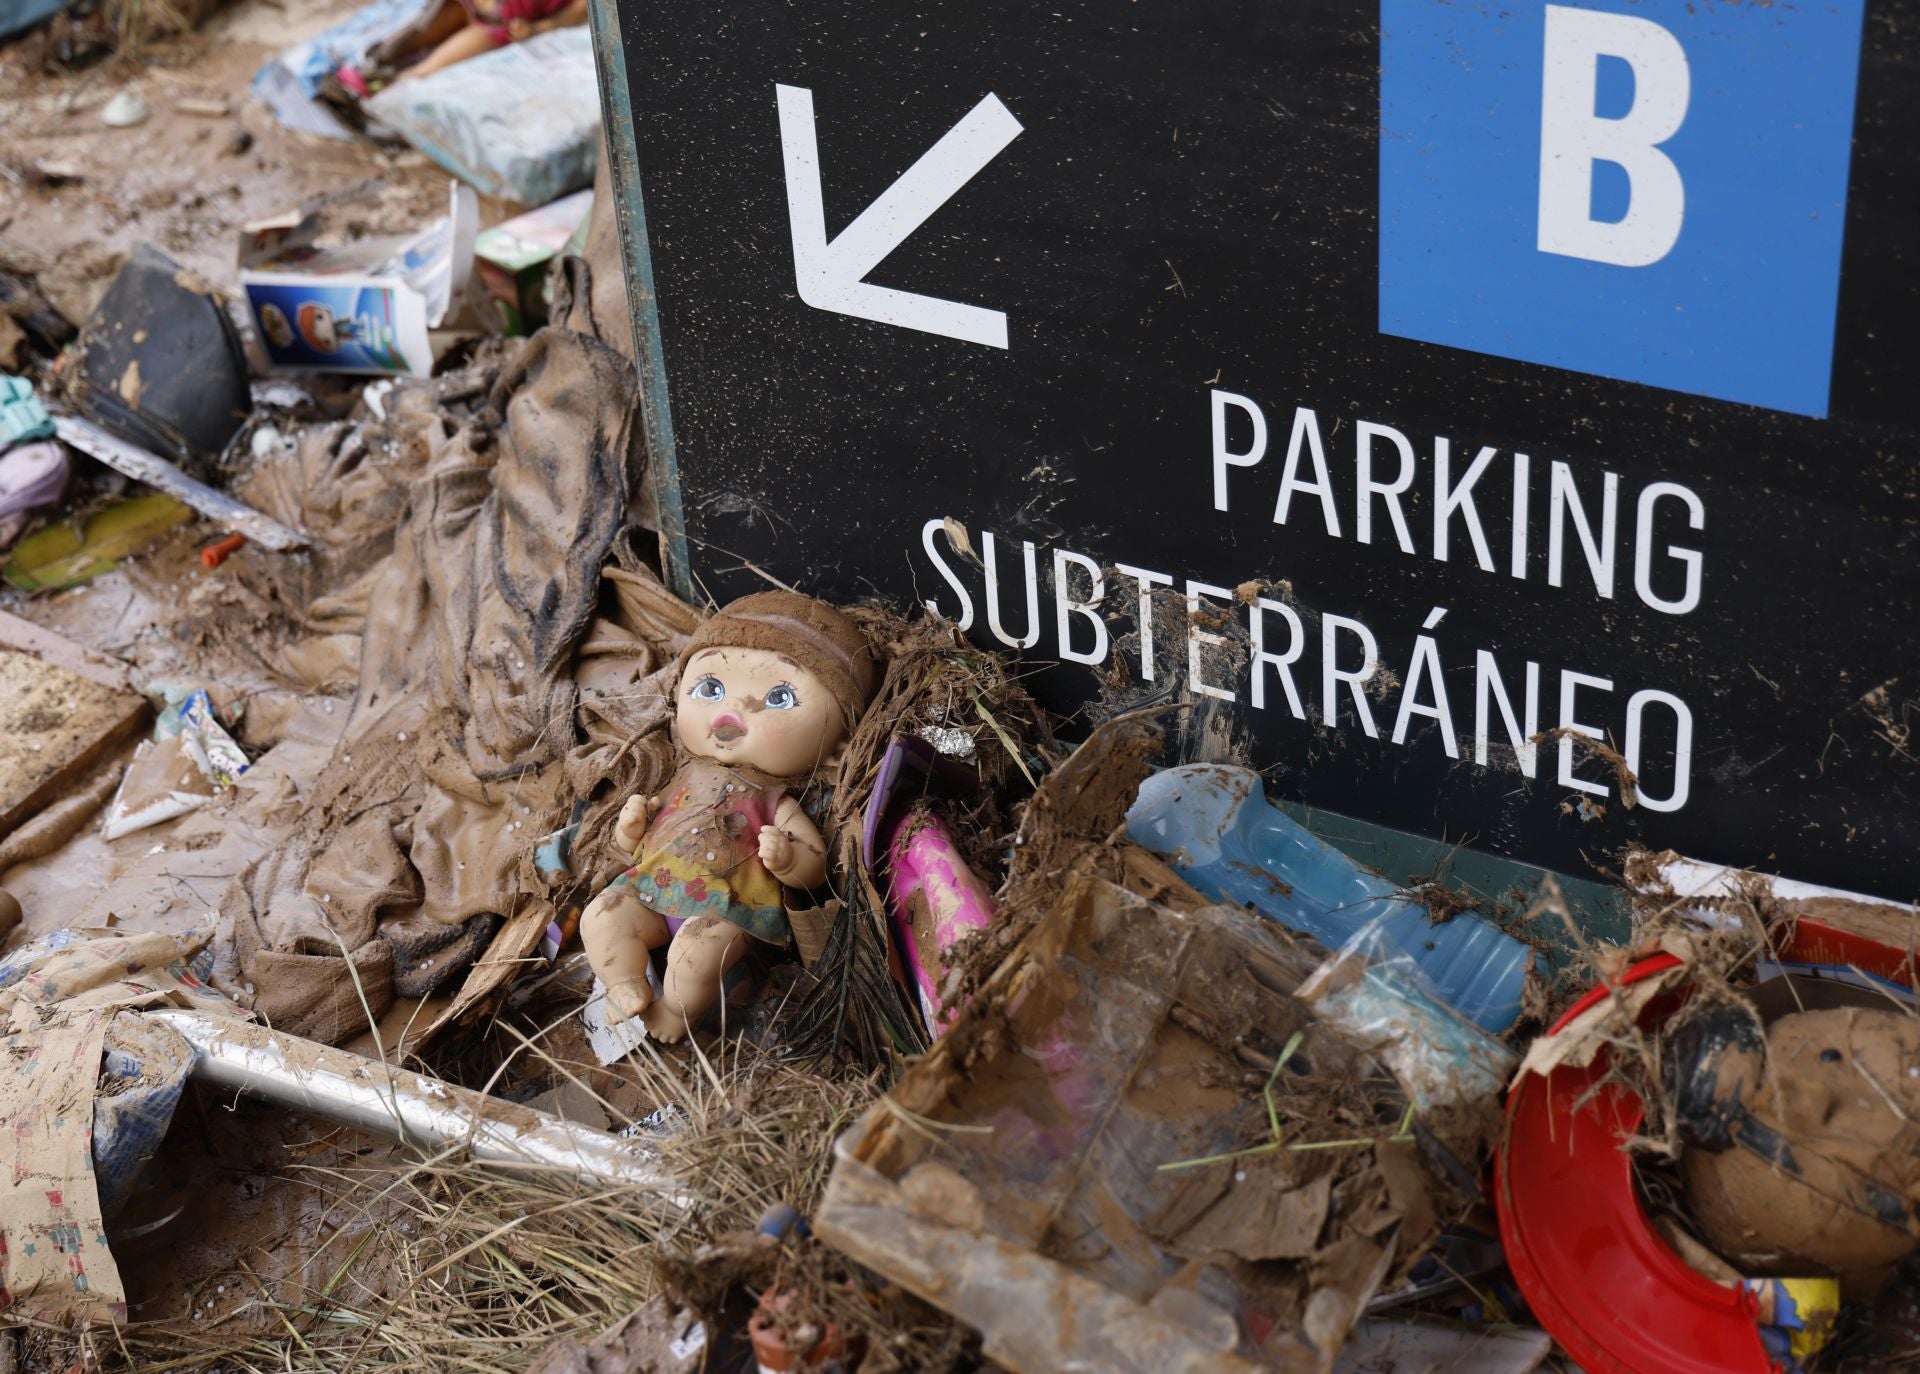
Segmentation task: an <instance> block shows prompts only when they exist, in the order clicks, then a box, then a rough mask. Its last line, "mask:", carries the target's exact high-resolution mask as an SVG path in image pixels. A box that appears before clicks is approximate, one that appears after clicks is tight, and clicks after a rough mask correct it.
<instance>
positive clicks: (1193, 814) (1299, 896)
mask: <svg viewBox="0 0 1920 1374" xmlns="http://www.w3.org/2000/svg"><path fill="white" fill-rule="evenodd" d="M1127 835H1128V837H1129V838H1131V839H1132V840H1133V841H1134V843H1136V844H1139V845H1142V846H1144V847H1145V848H1147V849H1151V850H1152V851H1153V852H1154V853H1156V854H1159V855H1161V856H1162V857H1163V858H1165V859H1166V860H1167V861H1168V862H1169V863H1170V864H1171V865H1172V866H1173V867H1174V869H1175V870H1176V871H1178V872H1179V874H1180V876H1181V877H1183V878H1185V879H1186V880H1187V881H1188V882H1190V883H1192V884H1193V885H1194V886H1195V887H1196V888H1198V889H1199V890H1200V891H1201V892H1203V893H1205V894H1206V895H1207V896H1209V897H1212V898H1214V899H1216V900H1218V901H1228V902H1235V903H1239V904H1241V905H1245V906H1250V907H1252V908H1253V909H1254V910H1256V911H1258V912H1259V913H1260V914H1261V915H1263V916H1267V917H1270V918H1271V919H1273V920H1275V921H1278V922H1279V923H1280V924H1281V925H1284V926H1286V927H1287V928H1288V929H1290V930H1298V931H1304V932H1306V933H1307V934H1309V935H1312V936H1314V937H1315V938H1316V939H1318V940H1319V941H1320V942H1321V943H1322V944H1325V945H1327V946H1328V947H1329V948H1332V949H1341V948H1343V947H1345V946H1346V945H1347V944H1348V943H1349V942H1350V941H1352V940H1353V939H1354V938H1355V937H1356V936H1360V935H1362V934H1365V935H1366V936H1367V941H1366V954H1367V957H1368V959H1369V962H1372V963H1376V964H1392V965H1396V966H1400V965H1410V966H1411V967H1410V968H1409V969H1408V971H1409V972H1413V973H1415V974H1416V975H1417V977H1418V978H1419V980H1420V982H1421V983H1423V984H1424V985H1425V987H1426V990H1427V991H1428V992H1429V993H1430V994H1431V995H1432V996H1433V997H1434V998H1436V999H1437V1000H1439V1001H1440V1002H1442V1003H1444V1004H1446V1005H1447V1006H1449V1007H1451V1008H1452V1009H1453V1010H1454V1011H1455V1012H1457V1013H1458V1014H1459V1015H1461V1016H1463V1017H1465V1018H1466V1019H1467V1020H1469V1021H1472V1022H1474V1023H1475V1024H1476V1025H1478V1026H1480V1027H1481V1029H1483V1030H1486V1031H1489V1032H1491V1033H1493V1034H1495V1035H1498V1034H1499V1033H1501V1032H1502V1031H1505V1030H1507V1029H1508V1028H1509V1027H1511V1026H1512V1025H1513V1023H1514V1022H1515V1021H1516V1020H1517V1019H1518V1018H1519V1015H1520V993H1521V986H1522V984H1523V983H1524V982H1525V979H1526V973H1527V965H1528V961H1529V958H1530V955H1531V951H1530V950H1529V949H1528V948H1527V946H1526V945H1524V944H1522V943H1521V942H1520V941H1518V940H1516V939H1514V938H1513V937H1512V936H1511V935H1508V934H1506V933H1505V932H1503V931H1501V930H1499V929H1498V928H1497V927H1495V926H1493V925H1491V924H1490V923H1489V922H1488V921H1487V920H1486V919H1485V918H1484V917H1482V916H1479V915H1476V914H1474V913H1471V912H1461V913H1460V914H1459V915H1457V916H1455V917H1454V918H1453V919H1452V920H1450V921H1448V922H1446V923H1444V924H1441V925H1435V924H1434V923H1433V921H1432V919H1431V918H1430V917H1429V916H1428V915H1427V911H1426V908H1425V907H1424V906H1422V905H1421V904H1420V903H1419V902H1418V901H1417V900H1415V899H1414V898H1412V897H1411V896H1410V895H1409V894H1408V893H1407V892H1406V891H1405V890H1404V889H1402V888H1399V887H1396V886H1395V885H1394V884H1393V883H1391V882H1389V881H1387V879H1385V878H1383V877H1381V876H1380V875H1379V874H1378V873H1375V872H1373V871H1371V870H1370V869H1367V868H1363V867H1362V866H1361V865H1359V864H1357V863H1355V862H1354V861H1353V860H1352V859H1351V858H1349V857H1347V855H1345V854H1343V853H1341V852H1340V851H1339V850H1338V849H1335V848H1334V847H1333V846H1332V845H1329V844H1327V843H1326V842H1325V841H1323V840H1321V839H1319V838H1318V837H1317V836H1315V835H1314V834H1313V833H1312V832H1311V831H1309V830H1307V829H1306V828H1305V827H1303V826H1301V825H1298V824H1296V823H1295V822H1294V821H1293V820H1292V819H1291V818H1290V817H1288V816H1287V815H1286V813H1284V812H1282V811H1281V810H1279V809H1278V808H1277V807H1275V806H1274V805H1273V804H1272V803H1271V802H1269V801H1268V800H1267V793H1266V789H1265V788H1264V787H1262V786H1261V784H1260V775H1259V774H1258V773H1255V772H1253V771H1252V770H1251V769H1247V768H1233V767H1229V766H1227V765H1224V764H1211V763H1196V764H1189V765H1187V766H1185V767H1181V768H1169V769H1167V770H1166V771H1165V772H1161V773H1156V774H1154V775H1153V776H1152V777H1150V778H1148V779H1147V780H1146V781H1145V782H1144V783H1142V784H1141V786H1140V795H1139V797H1138V799H1137V800H1135V802H1134V804H1133V807H1132V809H1131V810H1129V811H1128V812H1127Z"/></svg>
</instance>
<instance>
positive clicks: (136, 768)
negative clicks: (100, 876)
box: [102, 688, 252, 840]
mask: <svg viewBox="0 0 1920 1374" xmlns="http://www.w3.org/2000/svg"><path fill="white" fill-rule="evenodd" d="M161 690H162V692H163V694H164V695H166V696H167V697H168V699H169V700H170V701H171V704H170V705H169V706H168V707H167V708H166V710H164V711H163V712H161V714H160V719H159V720H158V721H156V722H155V723H154V727H153V739H152V740H150V741H148V742H147V743H145V744H142V745H141V746H140V749H139V752H138V753H136V754H135V755H134V756H133V762H132V763H131V764H129V765H128V767H127V775H126V777H125V778H123V779H122V780H121V782H120V790H119V791H118V792H116V793H115V794H114V798H113V804H112V805H111V806H109V807H108V808H107V819H106V824H105V826H104V828H103V831H102V833H103V835H104V836H105V838H107V839H109V840H117V839H119V838H120V837H121V836H122V835H131V834H133V833H134V832H135V831H139V830H145V829H146V828H147V827H149V826H154V825H159V824H160V823H161V822H162V821H170V820H172V819H174V817H176V816H184V815H185V814H186V813H187V812H189V811H191V810H193V809H194V808H195V807H197V806H203V805H205V804H206V803H207V802H208V801H211V800H212V799H213V798H214V797H215V796H217V795H219V794H220V793H221V792H224V791H226V790H228V789H229V788H231V787H233V785H234V784H235V783H236V782H238V781H239V780H240V777H241V775H242V774H244V773H245V772H246V771H247V769H248V768H249V767H251V766H252V765H251V763H250V762H249V760H248V758H247V754H246V751H245V750H244V749H242V748H241V747H240V745H239V743H238V742H237V741H235V739H234V738H233V736H232V735H230V734H228V733H227V728H226V725H225V724H224V723H223V722H222V721H221V718H220V713H219V711H218V709H217V708H216V707H215V706H214V704H213V700H212V698H210V697H209V696H208V695H207V693H206V691H205V690H204V689H199V688H196V689H192V690H183V689H179V688H172V689H167V688H163V689H161Z"/></svg>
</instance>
